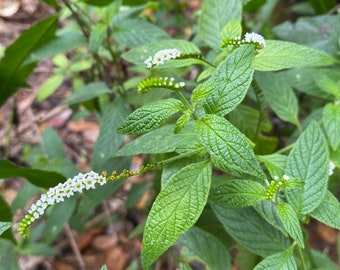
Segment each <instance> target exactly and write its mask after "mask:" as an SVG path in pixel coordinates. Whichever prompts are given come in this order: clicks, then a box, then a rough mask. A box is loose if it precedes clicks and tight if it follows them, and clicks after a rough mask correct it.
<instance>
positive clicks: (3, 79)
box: [0, 16, 58, 106]
mask: <svg viewBox="0 0 340 270" xmlns="http://www.w3.org/2000/svg"><path fill="white" fill-rule="evenodd" d="M57 19H58V17H57V16H51V17H49V18H47V19H45V20H43V21H40V22H38V23H37V24H35V25H34V26H32V27H31V28H30V29H28V30H26V31H24V32H23V33H22V34H21V35H20V37H19V38H18V39H17V40H16V41H15V42H14V43H13V44H12V45H11V46H9V47H8V48H7V49H6V51H5V56H4V57H3V58H2V59H1V61H0V106H1V105H2V104H3V103H4V102H5V101H6V100H7V99H8V98H9V97H10V96H11V95H12V94H14V92H15V91H16V90H17V88H19V87H21V86H24V85H25V80H26V77H27V76H28V75H29V73H30V72H31V70H32V68H33V66H34V65H25V66H23V65H22V63H23V61H24V60H25V58H26V57H27V56H28V55H29V54H30V53H31V52H33V51H34V50H36V49H37V48H39V47H40V46H41V45H43V44H45V43H46V42H47V41H48V40H50V39H51V38H52V37H53V36H54V34H55V31H56V29H57Z"/></svg>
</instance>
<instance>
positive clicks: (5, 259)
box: [0, 239, 19, 270]
mask: <svg viewBox="0 0 340 270" xmlns="http://www.w3.org/2000/svg"><path fill="white" fill-rule="evenodd" d="M15 249H16V246H15V245H14V244H13V243H12V242H10V241H8V240H5V239H0V265H1V268H2V269H4V270H5V269H6V270H7V269H8V270H19V265H18V258H16V254H15Z"/></svg>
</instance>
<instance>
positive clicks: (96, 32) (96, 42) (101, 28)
mask: <svg viewBox="0 0 340 270" xmlns="http://www.w3.org/2000/svg"><path fill="white" fill-rule="evenodd" d="M107 29H108V26H107V25H106V24H104V23H97V24H96V26H95V27H94V28H93V30H92V32H91V35H90V41H89V47H90V51H91V52H94V53H96V52H97V51H98V49H99V48H100V46H101V45H102V43H103V40H104V39H105V37H106V35H107Z"/></svg>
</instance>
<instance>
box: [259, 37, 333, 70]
mask: <svg viewBox="0 0 340 270" xmlns="http://www.w3.org/2000/svg"><path fill="white" fill-rule="evenodd" d="M335 62H337V60H336V59H334V58H333V57H331V56H330V55H328V54H327V53H325V52H322V51H319V50H316V49H313V48H310V47H306V46H303V45H299V44H296V43H292V42H287V41H280V40H266V48H264V49H261V50H259V53H258V54H257V55H256V56H255V69H256V70H260V71H274V70H282V69H286V68H294V67H301V66H309V67H311V66H328V65H332V64H334V63H335Z"/></svg>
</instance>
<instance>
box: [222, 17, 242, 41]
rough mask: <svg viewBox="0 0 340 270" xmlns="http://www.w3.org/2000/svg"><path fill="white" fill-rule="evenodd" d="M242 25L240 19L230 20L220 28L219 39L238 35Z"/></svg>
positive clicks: (240, 32)
mask: <svg viewBox="0 0 340 270" xmlns="http://www.w3.org/2000/svg"><path fill="white" fill-rule="evenodd" d="M241 34H242V25H241V21H240V20H230V21H229V22H228V23H227V24H226V26H224V27H223V29H222V30H221V35H220V37H221V38H220V40H221V41H222V40H223V39H230V38H235V37H240V36H241Z"/></svg>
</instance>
